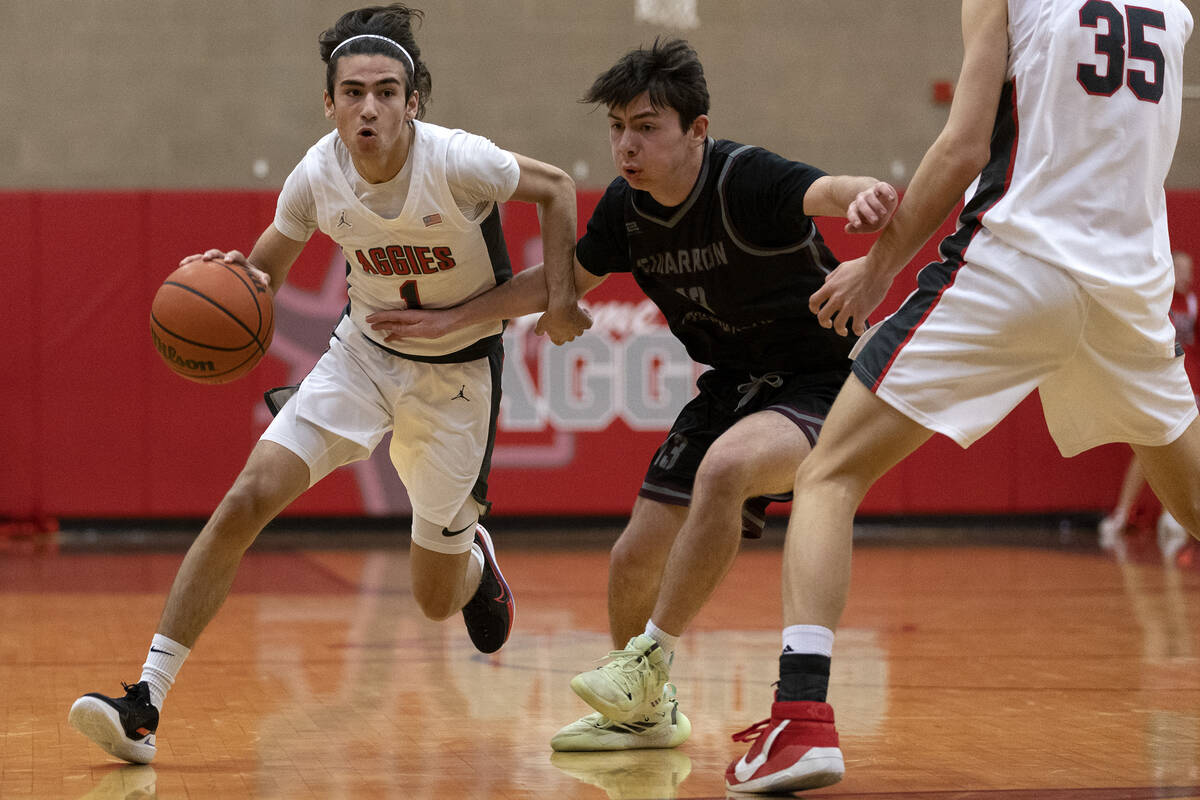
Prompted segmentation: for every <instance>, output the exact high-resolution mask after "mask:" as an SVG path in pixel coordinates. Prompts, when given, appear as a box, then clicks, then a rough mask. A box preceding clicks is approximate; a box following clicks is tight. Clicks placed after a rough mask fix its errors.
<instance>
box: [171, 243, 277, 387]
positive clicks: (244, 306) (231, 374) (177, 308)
mask: <svg viewBox="0 0 1200 800" xmlns="http://www.w3.org/2000/svg"><path fill="white" fill-rule="evenodd" d="M274 332H275V316H274V313H273V310H272V306H271V292H270V290H269V289H264V288H262V287H261V286H259V285H258V284H256V283H255V282H254V281H253V280H252V279H251V277H250V273H249V272H248V271H247V270H246V269H245V268H244V267H241V266H239V265H237V264H227V263H225V262H224V261H204V260H197V261H192V262H189V263H187V264H185V265H183V266H182V267H180V268H179V269H177V270H175V271H174V272H172V273H171V274H170V275H169V276H168V277H167V279H166V280H165V281H164V282H163V285H162V286H160V287H159V289H158V292H157V293H156V294H155V295H154V303H153V304H152V305H151V307H150V335H151V336H152V337H153V339H154V348H155V349H156V350H158V354H159V355H160V356H162V360H163V361H165V362H166V364H167V366H168V367H170V368H171V369H172V371H174V372H175V373H176V374H177V375H182V376H183V377H185V378H187V379H188V380H191V381H196V382H197V383H228V382H229V381H232V380H234V379H236V378H240V377H241V376H242V375H245V374H246V373H247V372H249V371H250V370H251V369H253V368H254V365H255V364H257V363H258V361H259V359H261V358H262V357H263V354H264V353H266V352H267V348H268V347H270V345H271V336H272V334H273V333H274Z"/></svg>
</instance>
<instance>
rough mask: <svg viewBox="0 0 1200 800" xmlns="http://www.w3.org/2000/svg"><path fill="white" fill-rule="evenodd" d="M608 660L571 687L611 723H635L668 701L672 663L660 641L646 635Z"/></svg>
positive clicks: (579, 675)
mask: <svg viewBox="0 0 1200 800" xmlns="http://www.w3.org/2000/svg"><path fill="white" fill-rule="evenodd" d="M608 657H609V658H610V659H612V660H611V661H609V662H608V663H607V664H605V665H604V666H602V667H597V668H596V669H593V670H589V671H588V672H581V673H580V674H578V675H576V676H575V677H574V678H572V679H571V688H572V689H573V690H574V691H575V694H577V695H579V696H580V697H581V698H583V701H584V702H585V703H587V704H588V705H589V706H591V707H592V708H594V709H596V710H597V711H599V712H600V713H601V714H603V715H604V716H606V717H608V718H609V719H610V720H616V721H617V722H633V721H636V720H637V719H639V718H640V717H641V716H643V715H644V714H648V713H651V712H653V711H654V709H655V707H656V706H658V705H659V704H660V703H662V702H663V701H664V700H665V699H666V694H665V693H664V692H663V687H664V686H666V683H667V679H668V677H669V676H668V670H669V669H670V664H668V663H667V656H666V654H665V653H664V652H663V650H662V647H660V646H659V644H658V642H656V641H654V640H653V639H652V638H650V637H649V636H647V635H646V634H644V633H643V634H641V635H639V636H635V637H633V638H632V639H630V640H629V644H627V645H625V649H624V650H613V651H611V652H610V653H609V654H608Z"/></svg>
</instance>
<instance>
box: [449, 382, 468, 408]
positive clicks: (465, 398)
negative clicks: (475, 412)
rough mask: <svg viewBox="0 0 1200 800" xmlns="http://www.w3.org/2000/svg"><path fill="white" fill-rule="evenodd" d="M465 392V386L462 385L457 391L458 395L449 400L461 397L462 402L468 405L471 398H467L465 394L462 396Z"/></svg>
mask: <svg viewBox="0 0 1200 800" xmlns="http://www.w3.org/2000/svg"><path fill="white" fill-rule="evenodd" d="M466 390H467V385H466V384H465V383H464V384H463V385H462V388H461V389H459V390H458V394H456V395H454V397H451V398H450V399H451V400H457V399H459V398H460V397H461V398H462V399H463V400H466V401H467V402H468V403H469V402H471V398H469V397H467V396H466V394H464V392H466Z"/></svg>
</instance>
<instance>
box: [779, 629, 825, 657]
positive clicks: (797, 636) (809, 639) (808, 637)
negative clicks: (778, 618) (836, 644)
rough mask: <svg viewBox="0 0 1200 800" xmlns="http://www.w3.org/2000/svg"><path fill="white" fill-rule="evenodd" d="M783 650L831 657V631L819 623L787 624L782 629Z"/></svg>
mask: <svg viewBox="0 0 1200 800" xmlns="http://www.w3.org/2000/svg"><path fill="white" fill-rule="evenodd" d="M783 652H784V653H785V654H787V653H802V654H812V655H818V656H825V657H827V658H832V657H833V631H831V630H829V628H825V627H822V626H821V625H789V626H788V627H786V628H784V629H783Z"/></svg>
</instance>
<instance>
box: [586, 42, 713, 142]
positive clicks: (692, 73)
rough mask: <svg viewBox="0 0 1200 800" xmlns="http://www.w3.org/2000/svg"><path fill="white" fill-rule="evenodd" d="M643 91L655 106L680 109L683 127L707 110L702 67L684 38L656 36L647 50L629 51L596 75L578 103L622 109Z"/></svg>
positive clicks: (698, 58) (706, 95) (705, 85)
mask: <svg viewBox="0 0 1200 800" xmlns="http://www.w3.org/2000/svg"><path fill="white" fill-rule="evenodd" d="M642 92H649V93H650V102H651V103H652V104H653V105H654V107H655V108H658V109H662V108H673V109H675V110H676V111H677V112H679V122H680V124H681V125H682V126H683V129H684V130H687V129H688V127H690V126H691V124H692V123H693V122H694V121H695V120H696V118H697V117H699V116H700V115H701V114H707V113H708V84H707V82H705V80H704V67H702V66H701V65H700V57H699V56H697V55H696V51H695V50H693V49H692V46H691V45H690V44H688V43H687V42H686V41H684V40H683V39H662V38H657V39H655V40H654V46H653V47H651V48H649V49H646V48H645V47H640V48H638V49H637V50H630V51H629V52H628V53H626V54H625V55H623V56H621V59H620V60H619V61H617V63H616V64H614V65H613V66H612V67H611V68H610V69H609V70H608V71H607V72H605V73H603V74H602V75H600V76H599V77H597V78H596V81H595V82H594V83H593V84H592V88H590V89H588V92H587V94H586V95H584V96H583V99H582V100H580V102H581V103H603V104H604V105H606V106H608V107H609V108H610V109H611V108H621V107H623V106H627V105H629V104H630V103H631V102H632V101H633V99H634V98H635V97H637V96H638V95H640V94H641V93H642Z"/></svg>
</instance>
